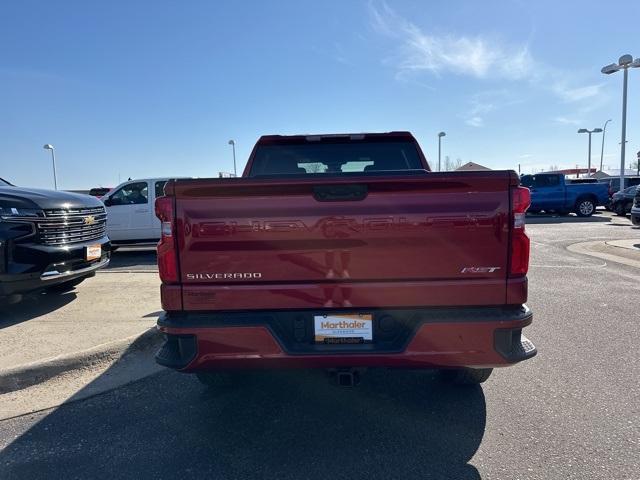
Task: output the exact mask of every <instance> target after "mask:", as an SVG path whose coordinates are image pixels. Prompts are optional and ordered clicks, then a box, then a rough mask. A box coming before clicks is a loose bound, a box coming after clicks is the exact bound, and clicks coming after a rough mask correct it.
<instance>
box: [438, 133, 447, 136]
mask: <svg viewBox="0 0 640 480" xmlns="http://www.w3.org/2000/svg"><path fill="white" fill-rule="evenodd" d="M446 135H447V134H446V133H444V132H440V133H439V134H438V136H439V137H444V136H446Z"/></svg>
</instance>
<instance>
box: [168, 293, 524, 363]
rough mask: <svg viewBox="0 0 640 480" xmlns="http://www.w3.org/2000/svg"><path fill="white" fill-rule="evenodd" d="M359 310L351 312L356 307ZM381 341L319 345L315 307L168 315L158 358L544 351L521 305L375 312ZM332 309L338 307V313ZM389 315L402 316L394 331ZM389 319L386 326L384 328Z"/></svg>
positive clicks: (425, 357) (407, 357)
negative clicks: (528, 333)
mask: <svg viewBox="0 0 640 480" xmlns="http://www.w3.org/2000/svg"><path fill="white" fill-rule="evenodd" d="M352 312H353V310H351V313H352ZM368 312H369V313H373V315H374V343H373V344H359V345H316V344H315V343H314V342H313V332H312V331H310V329H311V330H312V329H313V323H312V321H311V320H310V319H312V318H313V314H318V313H322V312H321V311H317V312H309V311H299V312H260V313H258V314H247V313H228V314H225V313H184V312H180V313H165V314H164V315H162V316H161V317H160V319H159V320H158V328H159V330H160V331H162V332H163V333H164V334H165V338H166V340H165V343H164V345H163V346H162V348H161V349H160V351H159V352H158V354H157V355H156V361H157V362H158V363H159V364H161V365H164V366H166V367H169V368H174V369H176V370H180V371H184V372H197V371H207V370H218V369H233V368H240V369H242V368H245V369H265V368H338V367H398V368H443V367H444V368H447V367H449V368H454V367H476V368H479V367H502V366H508V365H512V364H514V363H518V362H520V361H523V360H526V359H528V358H531V357H533V356H534V355H536V353H537V351H536V349H535V347H534V346H533V344H532V343H531V342H530V341H529V340H528V339H527V338H526V337H524V335H522V329H523V328H524V327H526V326H527V325H529V324H530V323H531V322H532V319H533V316H532V313H531V310H529V309H528V308H527V307H526V306H524V305H523V306H521V307H482V308H428V309H419V310H415V309H414V310H375V311H372V310H369V311H368ZM332 313H336V312H335V311H332ZM389 317H391V318H393V319H394V322H392V324H393V326H392V327H391V329H389V328H387V327H388V325H389V321H388V320H384V322H386V323H384V325H383V320H382V319H388V318H389ZM381 325H383V326H381Z"/></svg>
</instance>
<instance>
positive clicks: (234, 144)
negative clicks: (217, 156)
mask: <svg viewBox="0 0 640 480" xmlns="http://www.w3.org/2000/svg"><path fill="white" fill-rule="evenodd" d="M229 145H231V148H232V149H233V176H234V177H237V176H238V172H236V141H235V140H229Z"/></svg>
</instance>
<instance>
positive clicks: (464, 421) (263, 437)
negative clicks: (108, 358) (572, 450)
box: [0, 355, 486, 480]
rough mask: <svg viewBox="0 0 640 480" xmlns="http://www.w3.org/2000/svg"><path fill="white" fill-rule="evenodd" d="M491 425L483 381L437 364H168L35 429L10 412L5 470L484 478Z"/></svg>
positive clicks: (11, 474)
mask: <svg viewBox="0 0 640 480" xmlns="http://www.w3.org/2000/svg"><path fill="white" fill-rule="evenodd" d="M125 356H126V355H125ZM123 357H124V356H123ZM150 361H151V360H150ZM112 368H113V367H112ZM108 374H109V372H108V371H107V372H105V373H104V374H103V375H108ZM87 388H89V387H87ZM79 393H80V392H79ZM17 420H18V419H14V420H8V421H6V422H16V421H17ZM31 422H32V421H29V420H28V423H31ZM485 427H486V405H485V397H484V393H483V391H482V389H481V388H480V387H478V386H474V387H471V388H466V387H453V386H448V385H445V384H442V383H441V382H440V380H439V379H438V377H437V376H436V375H435V374H434V373H432V372H420V371H403V370H396V371H392V370H378V371H369V372H368V373H367V374H365V375H364V376H363V379H362V383H361V384H360V385H359V386H358V387H356V388H352V389H346V388H340V387H336V386H334V385H331V384H329V383H328V380H327V378H326V376H325V375H324V373H323V372H321V371H283V372H265V373H261V374H259V375H256V376H254V377H251V380H249V381H247V382H244V383H243V384H242V385H241V386H237V387H235V388H229V389H226V390H220V391H210V390H206V389H205V388H204V387H203V386H201V385H200V384H199V383H198V382H197V380H196V379H195V377H193V376H191V375H185V374H180V373H176V372H170V371H166V372H161V373H159V374H156V375H153V376H151V377H147V378H145V379H143V380H140V381H138V382H136V383H133V384H130V385H127V386H125V387H121V388H119V389H116V390H113V391H111V392H108V393H105V394H102V395H97V396H94V397H91V398H88V399H86V400H82V401H77V402H74V403H70V404H67V405H63V406H62V407H60V408H58V409H56V410H50V411H49V412H48V413H47V414H46V415H45V416H43V417H41V418H40V420H39V421H38V422H37V423H35V424H33V425H32V426H31V427H30V428H28V429H27V430H26V431H25V430H24V428H16V425H13V426H12V425H9V427H7V423H4V427H3V430H5V432H6V430H7V428H9V430H10V431H13V432H15V433H20V434H19V435H18V436H17V437H16V439H15V440H14V441H13V442H12V443H11V444H9V445H8V446H7V447H6V448H5V449H4V450H3V451H2V452H1V453H0V477H1V478H3V479H4V480H9V479H14V478H30V479H39V478H47V479H49V478H140V479H146V478H153V479H160V478H277V479H299V478H305V479H316V478H317V479H323V480H326V479H334V478H367V479H370V480H373V479H378V478H379V479H385V480H386V479H390V478H401V479H413V478H415V479H435V478H455V479H459V480H475V479H479V478H480V475H479V473H478V471H477V470H476V469H475V467H473V466H472V465H469V464H468V461H469V460H470V459H471V458H472V457H473V455H474V454H475V452H476V451H477V449H478V447H479V445H480V443H481V441H482V438H483V435H484V431H485Z"/></svg>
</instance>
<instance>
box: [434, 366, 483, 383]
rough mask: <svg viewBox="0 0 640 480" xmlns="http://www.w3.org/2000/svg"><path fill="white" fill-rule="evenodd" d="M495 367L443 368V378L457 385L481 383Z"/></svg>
mask: <svg viewBox="0 0 640 480" xmlns="http://www.w3.org/2000/svg"><path fill="white" fill-rule="evenodd" d="M491 372H493V368H458V369H453V370H442V378H443V379H444V380H445V381H446V382H447V383H453V384H455V385H479V384H481V383H484V382H486V381H487V379H488V378H489V377H490V376H491Z"/></svg>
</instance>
